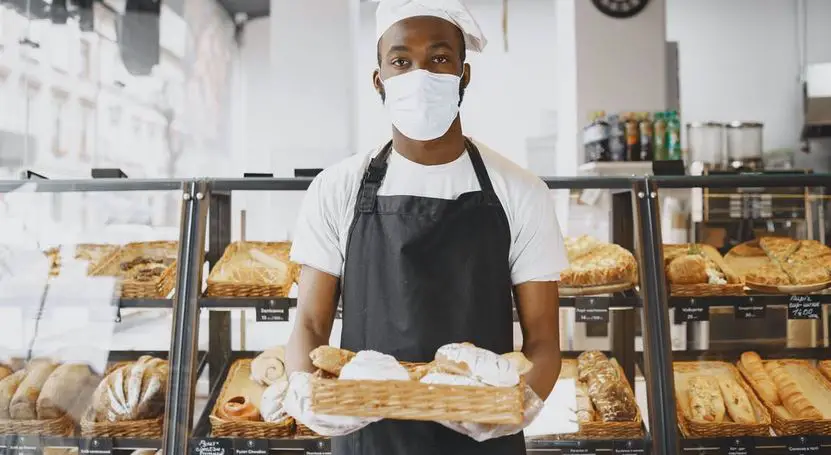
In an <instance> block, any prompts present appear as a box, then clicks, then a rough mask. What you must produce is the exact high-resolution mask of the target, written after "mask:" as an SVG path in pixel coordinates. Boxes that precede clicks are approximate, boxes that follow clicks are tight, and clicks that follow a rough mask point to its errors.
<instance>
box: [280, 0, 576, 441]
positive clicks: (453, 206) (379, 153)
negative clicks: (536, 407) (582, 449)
mask: <svg viewBox="0 0 831 455" xmlns="http://www.w3.org/2000/svg"><path fill="white" fill-rule="evenodd" d="M377 38H378V41H377V47H378V69H376V70H375V72H374V73H373V75H372V82H373V84H374V86H375V89H376V90H377V92H378V94H379V95H380V98H381V100H382V102H383V103H384V106H385V108H386V111H387V112H388V114H389V117H390V120H391V121H392V141H390V142H389V143H387V144H386V145H385V146H383V147H381V148H380V149H377V150H373V151H372V152H370V153H362V154H358V155H355V156H352V157H350V158H348V159H346V160H344V161H342V162H340V163H338V164H335V165H334V166H332V167H330V168H328V169H326V170H324V171H323V172H321V173H320V175H318V177H317V178H316V179H315V180H314V181H313V182H312V184H311V185H310V187H309V190H308V192H307V193H306V196H305V201H304V203H303V206H302V209H301V212H300V216H299V222H298V225H297V228H296V230H295V238H294V246H293V249H292V253H291V256H292V259H293V260H294V261H295V262H297V263H299V264H301V265H302V266H303V268H302V273H301V278H300V290H299V298H298V309H297V314H296V322H295V325H294V331H293V332H292V334H291V339H290V341H289V346H288V352H287V357H288V359H287V361H288V369H289V371H290V372H291V371H308V372H311V371H313V370H314V367H313V366H312V364H311V362H310V360H309V353H310V352H311V351H312V350H313V349H314V348H316V347H318V346H320V345H325V344H329V338H330V335H331V331H332V326H333V323H334V319H335V311H336V307H337V306H338V302H339V300H341V302H342V310H343V331H342V334H341V347H342V348H344V349H349V350H352V351H360V350H365V349H369V350H375V351H379V352H383V353H386V354H390V355H392V356H394V357H396V358H397V359H399V360H403V361H410V362H426V361H430V360H432V359H433V356H434V355H435V352H436V350H437V349H438V348H439V347H441V346H442V345H444V344H447V343H452V342H463V341H468V342H471V343H473V344H475V345H477V346H480V347H483V348H486V349H489V350H491V351H494V352H497V353H505V352H510V351H512V350H513V346H514V344H513V311H512V310H513V308H514V304H516V309H517V312H518V314H519V322H520V325H521V327H522V335H523V344H522V351H523V353H524V354H525V355H526V357H528V358H529V359H530V360H531V361H532V362H533V363H534V367H533V369H532V370H531V371H530V373H528V375H527V376H526V380H527V384H528V385H529V386H530V388H531V389H532V390H533V393H534V394H536V396H538V397H540V398H542V399H545V398H546V397H547V396H548V395H549V393H550V392H551V390H552V388H553V386H554V383H555V381H556V380H557V377H558V375H559V372H560V347H559V321H558V311H559V305H558V294H557V280H558V279H559V273H560V271H561V270H562V269H564V268H565V267H566V266H567V259H566V254H565V248H564V245H563V238H562V234H561V233H560V228H559V226H558V222H557V219H556V215H555V209H554V202H553V200H552V198H551V195H550V193H549V191H548V188H547V186H546V185H545V184H544V183H543V182H542V181H541V180H540V179H539V178H537V177H536V176H534V175H532V174H531V173H529V172H527V171H525V170H524V169H522V168H520V167H519V166H517V165H515V164H514V163H512V162H511V161H509V160H508V159H506V158H504V157H503V156H501V155H499V154H498V153H496V152H494V151H492V150H490V149H488V148H486V147H485V146H484V145H482V144H480V143H478V142H475V141H473V140H471V139H469V138H467V137H465V135H464V134H463V132H462V124H461V121H460V117H459V107H460V105H461V102H462V98H463V96H464V93H465V88H467V87H468V85H469V84H470V81H471V67H470V65H469V64H468V63H465V55H466V52H467V51H476V52H478V51H481V50H482V49H483V48H484V47H485V44H486V40H485V37H484V36H483V34H482V31H481V30H480V28H479V26H478V25H477V23H476V21H475V20H474V19H473V17H472V16H471V14H470V12H469V11H468V10H467V8H466V7H465V6H464V5H463V4H462V3H461V1H460V0H381V2H380V3H379V5H378V10H377ZM472 427H473V428H474V430H471V431H473V432H475V426H472ZM486 429H487V430H493V428H491V427H484V426H483V427H482V431H485V430H486ZM500 430H501V432H500V431H497V432H496V434H503V433H504V434H509V433H513V434H512V435H510V436H506V437H498V438H494V439H490V440H487V441H484V442H477V441H475V440H474V439H472V438H471V437H469V436H475V435H474V434H469V435H464V434H460V433H458V432H456V431H452V430H450V429H448V428H446V427H444V426H442V425H440V424H438V423H428V422H410V421H394V420H383V421H380V422H377V423H373V424H371V425H369V426H366V427H365V428H363V429H362V430H360V431H357V432H355V433H352V434H350V435H348V436H344V437H340V438H335V439H334V440H333V443H332V453H333V454H335V455H353V454H354V455H357V454H361V455H370V454H371V455H407V454H431V455H435V454H448V455H449V454H453V455H462V454H476V455H491V454H494V455H496V454H506V455H508V454H509V455H517V454H523V453H525V442H524V439H523V436H522V434H521V430H522V427H521V426H518V427H516V428H513V429H511V428H503V429H500Z"/></svg>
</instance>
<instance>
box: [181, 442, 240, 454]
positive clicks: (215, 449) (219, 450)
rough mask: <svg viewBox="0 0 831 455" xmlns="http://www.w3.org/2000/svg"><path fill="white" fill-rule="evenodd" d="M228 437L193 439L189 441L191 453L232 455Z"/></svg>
mask: <svg viewBox="0 0 831 455" xmlns="http://www.w3.org/2000/svg"><path fill="white" fill-rule="evenodd" d="M232 447H233V445H232V444H231V440H230V439H195V440H193V441H191V444H190V449H191V450H190V453H191V455H233V451H232V450H233V449H232Z"/></svg>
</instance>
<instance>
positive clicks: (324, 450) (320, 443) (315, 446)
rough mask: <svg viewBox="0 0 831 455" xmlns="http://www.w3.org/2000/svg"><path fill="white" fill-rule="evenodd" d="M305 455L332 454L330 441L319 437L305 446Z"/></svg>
mask: <svg viewBox="0 0 831 455" xmlns="http://www.w3.org/2000/svg"><path fill="white" fill-rule="evenodd" d="M306 455H332V443H331V441H330V440H329V439H319V440H317V441H315V442H314V443H312V446H310V447H307V448H306Z"/></svg>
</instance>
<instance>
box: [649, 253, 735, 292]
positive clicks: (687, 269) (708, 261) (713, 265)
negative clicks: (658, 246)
mask: <svg viewBox="0 0 831 455" xmlns="http://www.w3.org/2000/svg"><path fill="white" fill-rule="evenodd" d="M664 266H665V269H666V274H667V278H668V279H669V282H670V284H673V285H694V284H715V285H725V284H741V279H740V278H739V277H738V276H737V275H736V274H735V273H733V271H732V270H731V269H730V267H728V266H727V264H725V263H724V260H723V259H722V257H721V255H720V254H719V253H718V251H716V249H715V248H713V247H711V246H709V245H703V244H676V245H664Z"/></svg>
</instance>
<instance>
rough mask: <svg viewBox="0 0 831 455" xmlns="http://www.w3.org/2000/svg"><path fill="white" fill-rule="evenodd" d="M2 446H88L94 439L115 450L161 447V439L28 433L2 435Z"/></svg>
mask: <svg viewBox="0 0 831 455" xmlns="http://www.w3.org/2000/svg"><path fill="white" fill-rule="evenodd" d="M4 439H5V441H4ZM0 441H2V443H0V448H4V447H5V448H8V447H9V445H11V446H12V447H15V446H20V445H25V446H28V447H37V448H44V447H56V448H57V447H65V448H80V447H88V446H89V445H91V443H92V442H93V441H98V443H99V444H101V445H102V446H105V447H107V448H108V449H109V448H110V447H112V449H113V450H131V449H161V448H162V440H161V439H133V438H86V437H77V438H76V437H59V436H27V435H0Z"/></svg>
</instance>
